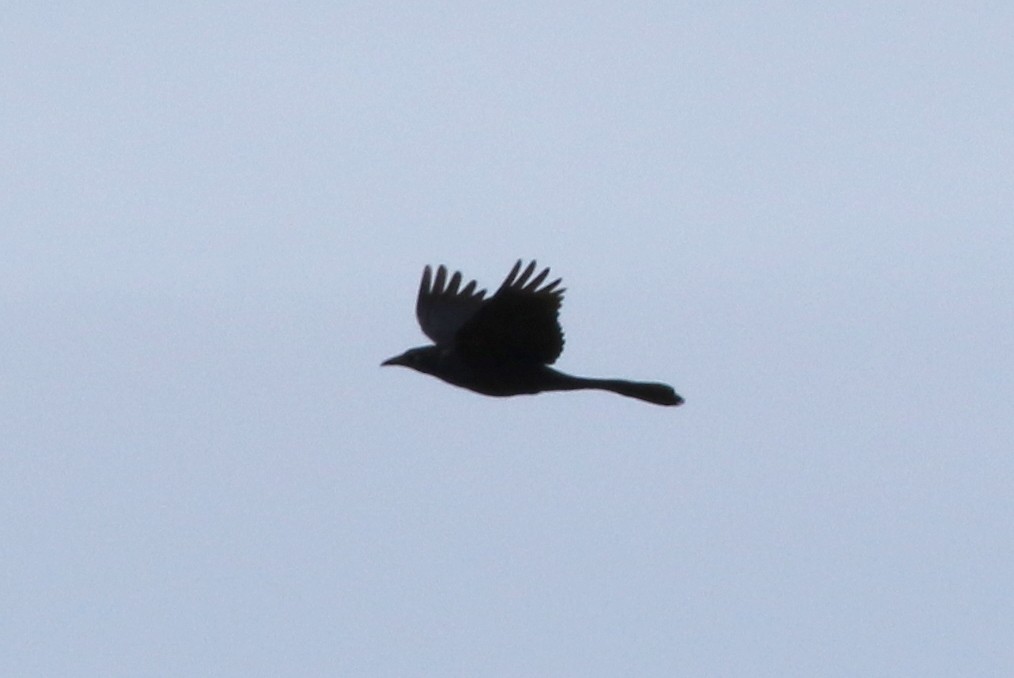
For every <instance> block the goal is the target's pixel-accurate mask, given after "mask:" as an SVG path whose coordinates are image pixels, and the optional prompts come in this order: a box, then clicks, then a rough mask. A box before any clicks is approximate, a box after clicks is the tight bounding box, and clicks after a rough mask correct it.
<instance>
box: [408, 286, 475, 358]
mask: <svg viewBox="0 0 1014 678" xmlns="http://www.w3.org/2000/svg"><path fill="white" fill-rule="evenodd" d="M460 286H461V273H460V272H458V271H455V273H454V275H452V276H451V280H450V282H448V281H447V269H446V268H444V267H443V266H440V267H438V268H437V275H436V278H434V277H433V272H432V271H431V270H430V267H429V266H427V267H426V268H424V269H423V275H422V281H421V282H420V283H419V296H418V298H417V299H416V302H415V315H416V318H418V319H419V327H421V328H422V331H423V333H424V334H425V335H426V336H427V337H429V338H430V339H432V340H433V343H435V344H438V345H440V344H442V345H449V344H451V343H453V342H454V337H455V335H456V334H457V333H458V330H460V329H461V326H462V325H464V324H465V323H466V322H468V320H469V318H471V317H472V316H473V315H475V313H476V311H478V310H479V308H480V307H481V306H482V303H483V299H484V298H485V296H486V290H479V291H478V292H476V291H475V281H474V280H473V281H472V282H470V283H468V284H467V285H465V286H464V287H462V288H461V289H459V287H460Z"/></svg>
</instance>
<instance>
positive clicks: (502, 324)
mask: <svg viewBox="0 0 1014 678" xmlns="http://www.w3.org/2000/svg"><path fill="white" fill-rule="evenodd" d="M521 264H522V262H521V260H518V262H517V263H516V264H514V268H512V269H511V272H510V273H509V274H508V275H507V278H506V279H505V280H504V281H503V284H502V285H500V289H498V290H497V291H496V293H495V294H494V295H493V296H491V297H489V298H488V299H487V298H486V290H479V291H476V282H475V281H474V280H473V281H471V282H469V283H468V284H467V285H465V286H464V287H462V286H461V281H462V278H461V273H460V272H455V273H454V275H452V276H450V280H448V273H447V269H446V268H445V267H444V266H440V267H438V268H437V272H436V276H434V275H433V272H432V270H431V269H430V267H429V266H427V267H426V268H424V269H423V275H422V282H421V283H420V284H419V296H418V298H417V300H416V306H415V313H416V317H417V318H418V319H419V326H420V327H421V328H422V331H423V333H424V334H425V335H426V336H428V337H429V338H430V339H432V340H433V344H431V345H429V346H419V347H417V348H412V349H409V350H407V351H405V352H404V353H402V354H401V355H399V356H395V357H393V358H390V359H388V360H385V361H384V362H383V363H381V365H402V366H403V367H409V368H411V369H413V370H416V371H417V372H422V373H424V374H430V375H433V376H434V377H437V378H439V379H442V380H444V381H446V382H447V383H449V384H453V385H455V386H460V387H462V388H467V389H469V390H470V391H475V392H476V393H482V394H484V395H489V396H513V395H521V394H531V393H541V392H543V391H575V390H579V389H599V390H602V391H612V392H613V393H618V394H620V395H623V396H627V397H630V398H637V399H639V400H644V401H646V402H649V403H654V404H656V405H682V404H683V398H681V397H680V396H678V395H677V394H676V392H675V391H674V390H673V388H672V386H669V385H667V384H660V383H656V382H641V381H625V380H622V379H591V378H587V377H575V376H572V375H569V374H564V373H563V372H560V371H558V370H555V369H553V368H552V367H550V365H552V364H553V363H554V362H555V361H556V359H557V358H558V357H559V356H560V353H561V352H562V351H563V330H562V329H561V328H560V322H559V319H558V316H559V312H560V304H561V303H562V302H563V292H564V290H563V288H561V287H560V282H561V279H559V278H557V279H556V280H554V281H552V282H549V283H545V284H543V283H544V282H545V280H546V278H547V277H548V276H549V269H548V268H546V269H543V270H542V272H541V273H539V274H538V275H534V277H533V274H534V273H535V270H536V268H535V262H534V261H533V262H531V263H530V264H528V266H527V267H525V269H524V270H523V271H522V270H521Z"/></svg>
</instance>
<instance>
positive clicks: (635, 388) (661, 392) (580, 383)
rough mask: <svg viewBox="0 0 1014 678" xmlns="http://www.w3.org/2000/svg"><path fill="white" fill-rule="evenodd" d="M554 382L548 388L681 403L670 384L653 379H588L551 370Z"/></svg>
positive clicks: (648, 400)
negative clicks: (603, 392)
mask: <svg viewBox="0 0 1014 678" xmlns="http://www.w3.org/2000/svg"><path fill="white" fill-rule="evenodd" d="M553 372H554V373H555V374H554V376H555V377H556V380H555V381H556V383H555V384H553V387H552V388H551V389H550V390H554V391H575V390H578V389H586V388H594V389H599V390H601V391H611V392H613V393H618V394H620V395H622V396H627V397H628V398H637V399H638V400H643V401H645V402H648V403H654V404H655V405H682V404H683V398H681V397H680V396H679V395H678V394H677V393H676V391H674V390H673V388H672V386H669V385H668V384H661V383H658V382H653V381H626V380H624V379H588V378H585V377H575V376H572V375H569V374H564V373H562V372H557V371H556V370H553Z"/></svg>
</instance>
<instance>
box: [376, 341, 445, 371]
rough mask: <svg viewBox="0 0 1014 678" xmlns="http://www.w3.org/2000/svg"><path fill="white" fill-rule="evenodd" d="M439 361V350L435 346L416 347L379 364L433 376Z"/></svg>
mask: <svg viewBox="0 0 1014 678" xmlns="http://www.w3.org/2000/svg"><path fill="white" fill-rule="evenodd" d="M439 360H440V349H439V348H437V347H436V346H418V347H416V348H410V349H408V350H407V351H405V352H404V353H402V354H401V355H396V356H394V357H393V358H388V359H387V360H385V361H384V362H382V363H380V365H381V367H383V366H384V365H401V366H402V367H409V368H411V369H413V370H416V371H418V372H424V373H426V374H434V373H435V370H436V369H437V362H438V361H439Z"/></svg>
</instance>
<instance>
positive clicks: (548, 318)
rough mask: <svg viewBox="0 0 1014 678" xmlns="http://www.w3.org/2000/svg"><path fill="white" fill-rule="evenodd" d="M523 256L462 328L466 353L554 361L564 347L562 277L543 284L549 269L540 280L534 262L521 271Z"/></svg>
mask: <svg viewBox="0 0 1014 678" xmlns="http://www.w3.org/2000/svg"><path fill="white" fill-rule="evenodd" d="M519 271H521V260H518V263H516V264H514V268H512V269H511V272H510V273H509V274H508V275H507V279H506V280H504V281H503V284H502V285H500V289H498V290H497V291H496V294H494V295H493V296H492V297H490V299H489V300H488V301H486V302H485V303H484V304H483V305H482V307H481V308H480V309H479V310H478V311H476V313H475V315H473V316H472V318H471V319H470V320H469V321H468V322H466V323H465V324H464V325H463V326H462V327H461V329H460V331H459V332H458V336H457V348H458V350H459V351H461V352H462V353H463V354H464V355H468V356H471V357H474V358H482V359H493V360H523V361H533V362H540V363H545V364H547V365H548V364H551V363H553V362H554V361H555V360H556V359H557V358H558V357H559V356H560V353H561V352H562V351H563V330H561V329H560V322H559V319H558V316H559V312H560V304H561V303H562V302H563V292H564V290H563V289H562V288H559V289H557V288H558V286H559V285H560V282H561V280H560V279H559V278H557V279H556V280H554V281H553V282H551V283H548V284H546V285H543V286H542V288H541V289H540V288H539V285H542V283H543V281H544V280H545V279H546V277H547V276H548V275H549V269H548V268H547V269H544V270H543V271H542V272H541V273H539V274H538V275H536V276H535V277H534V278H533V277H532V274H533V273H534V272H535V262H534V261H533V262H532V263H530V264H529V265H528V267H527V268H525V270H524V271H523V272H521V274H520V275H519V274H518V272H519Z"/></svg>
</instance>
